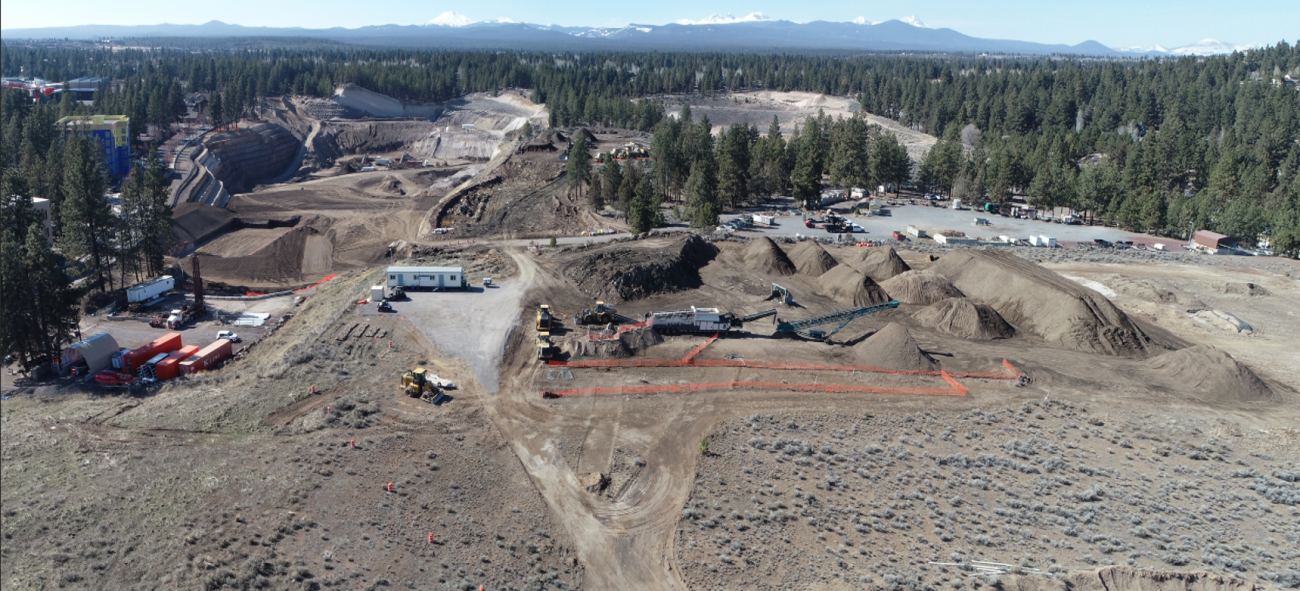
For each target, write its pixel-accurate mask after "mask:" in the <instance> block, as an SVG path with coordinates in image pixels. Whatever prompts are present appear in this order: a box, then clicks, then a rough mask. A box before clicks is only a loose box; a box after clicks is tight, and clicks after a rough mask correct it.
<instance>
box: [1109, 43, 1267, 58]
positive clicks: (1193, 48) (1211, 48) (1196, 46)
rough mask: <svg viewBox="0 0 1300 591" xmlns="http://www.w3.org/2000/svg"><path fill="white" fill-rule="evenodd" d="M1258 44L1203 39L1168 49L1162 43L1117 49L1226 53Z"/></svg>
mask: <svg viewBox="0 0 1300 591" xmlns="http://www.w3.org/2000/svg"><path fill="white" fill-rule="evenodd" d="M1256 47H1259V46H1258V45H1237V44H1235V43H1225V42H1223V41H1219V40H1218V39H1201V40H1200V41H1197V42H1196V43H1193V44H1191V45H1183V46H1181V47H1175V48H1173V49H1166V48H1164V47H1162V46H1160V45H1153V46H1151V47H1140V46H1137V47H1123V48H1120V49H1117V50H1116V51H1119V52H1122V53H1138V54H1150V55H1171V56H1172V55H1225V54H1229V53H1232V52H1234V51H1246V50H1247V49H1255V48H1256Z"/></svg>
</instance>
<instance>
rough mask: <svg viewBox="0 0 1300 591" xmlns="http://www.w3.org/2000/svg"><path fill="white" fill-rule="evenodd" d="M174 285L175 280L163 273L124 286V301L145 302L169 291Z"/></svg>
mask: <svg viewBox="0 0 1300 591" xmlns="http://www.w3.org/2000/svg"><path fill="white" fill-rule="evenodd" d="M175 287H176V280H175V279H173V278H172V276H171V275H163V276H162V277H159V278H157V279H153V280H151V281H146V282H144V283H141V284H139V285H134V286H131V287H128V288H126V301H127V302H128V303H132V304H134V303H137V302H147V301H149V300H152V299H154V298H156V297H158V296H160V295H162V294H165V293H167V292H169V291H171V290H172V289H174V288H175Z"/></svg>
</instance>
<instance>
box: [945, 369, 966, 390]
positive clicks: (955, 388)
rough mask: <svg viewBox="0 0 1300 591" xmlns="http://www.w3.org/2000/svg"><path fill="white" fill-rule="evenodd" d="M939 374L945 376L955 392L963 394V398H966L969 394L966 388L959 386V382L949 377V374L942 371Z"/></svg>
mask: <svg viewBox="0 0 1300 591" xmlns="http://www.w3.org/2000/svg"><path fill="white" fill-rule="evenodd" d="M939 373H940V374H943V379H944V381H946V382H948V384H949V385H950V386H952V389H953V390H956V391H958V392H961V395H962V396H965V395H966V394H967V391H966V386H963V385H961V384H958V383H957V380H954V379H952V376H950V375H948V372H946V371H942V370H941V371H940V372H939Z"/></svg>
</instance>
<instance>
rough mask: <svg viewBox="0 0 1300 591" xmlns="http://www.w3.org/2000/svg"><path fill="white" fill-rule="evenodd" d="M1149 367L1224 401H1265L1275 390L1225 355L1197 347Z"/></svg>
mask: <svg viewBox="0 0 1300 591" xmlns="http://www.w3.org/2000/svg"><path fill="white" fill-rule="evenodd" d="M1147 367H1150V368H1151V369H1152V370H1155V372H1156V373H1159V374H1161V375H1163V376H1165V377H1167V378H1170V379H1172V380H1174V381H1175V382H1177V383H1178V384H1179V385H1180V386H1181V387H1185V388H1187V389H1189V390H1192V391H1194V392H1197V393H1199V394H1202V395H1206V396H1209V397H1212V398H1214V399H1215V400H1223V401H1234V402H1239V401H1249V400H1266V399H1269V398H1272V397H1273V390H1272V389H1271V388H1269V387H1268V384H1265V383H1264V381H1263V380H1261V379H1259V376H1257V375H1255V372H1253V371H1251V369H1250V368H1249V367H1246V366H1245V365H1243V364H1242V363H1240V362H1238V361H1237V360H1236V359H1233V358H1232V356H1231V355H1229V354H1227V353H1226V352H1224V351H1220V350H1219V349H1215V348H1214V347H1211V346H1209V345H1196V346H1194V347H1188V348H1186V349H1182V350H1179V351H1174V352H1172V353H1165V354H1164V355H1161V356H1159V357H1155V358H1153V359H1151V360H1149V361H1147Z"/></svg>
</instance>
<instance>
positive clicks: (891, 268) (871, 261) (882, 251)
mask: <svg viewBox="0 0 1300 591" xmlns="http://www.w3.org/2000/svg"><path fill="white" fill-rule="evenodd" d="M852 264H853V267H854V268H856V269H857V270H858V271H859V272H861V273H862V274H864V275H866V276H867V277H870V278H872V279H875V280H876V281H877V282H880V281H884V280H886V279H889V278H890V277H893V276H895V275H898V274H899V273H905V272H907V271H911V270H912V268H911V267H909V266H907V263H905V262H903V259H902V258H900V257H899V256H898V253H897V252H894V248H893V247H892V246H884V247H876V248H866V249H863V252H862V254H861V255H859V256H858V259H857V261H856V262H855V263H852Z"/></svg>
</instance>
